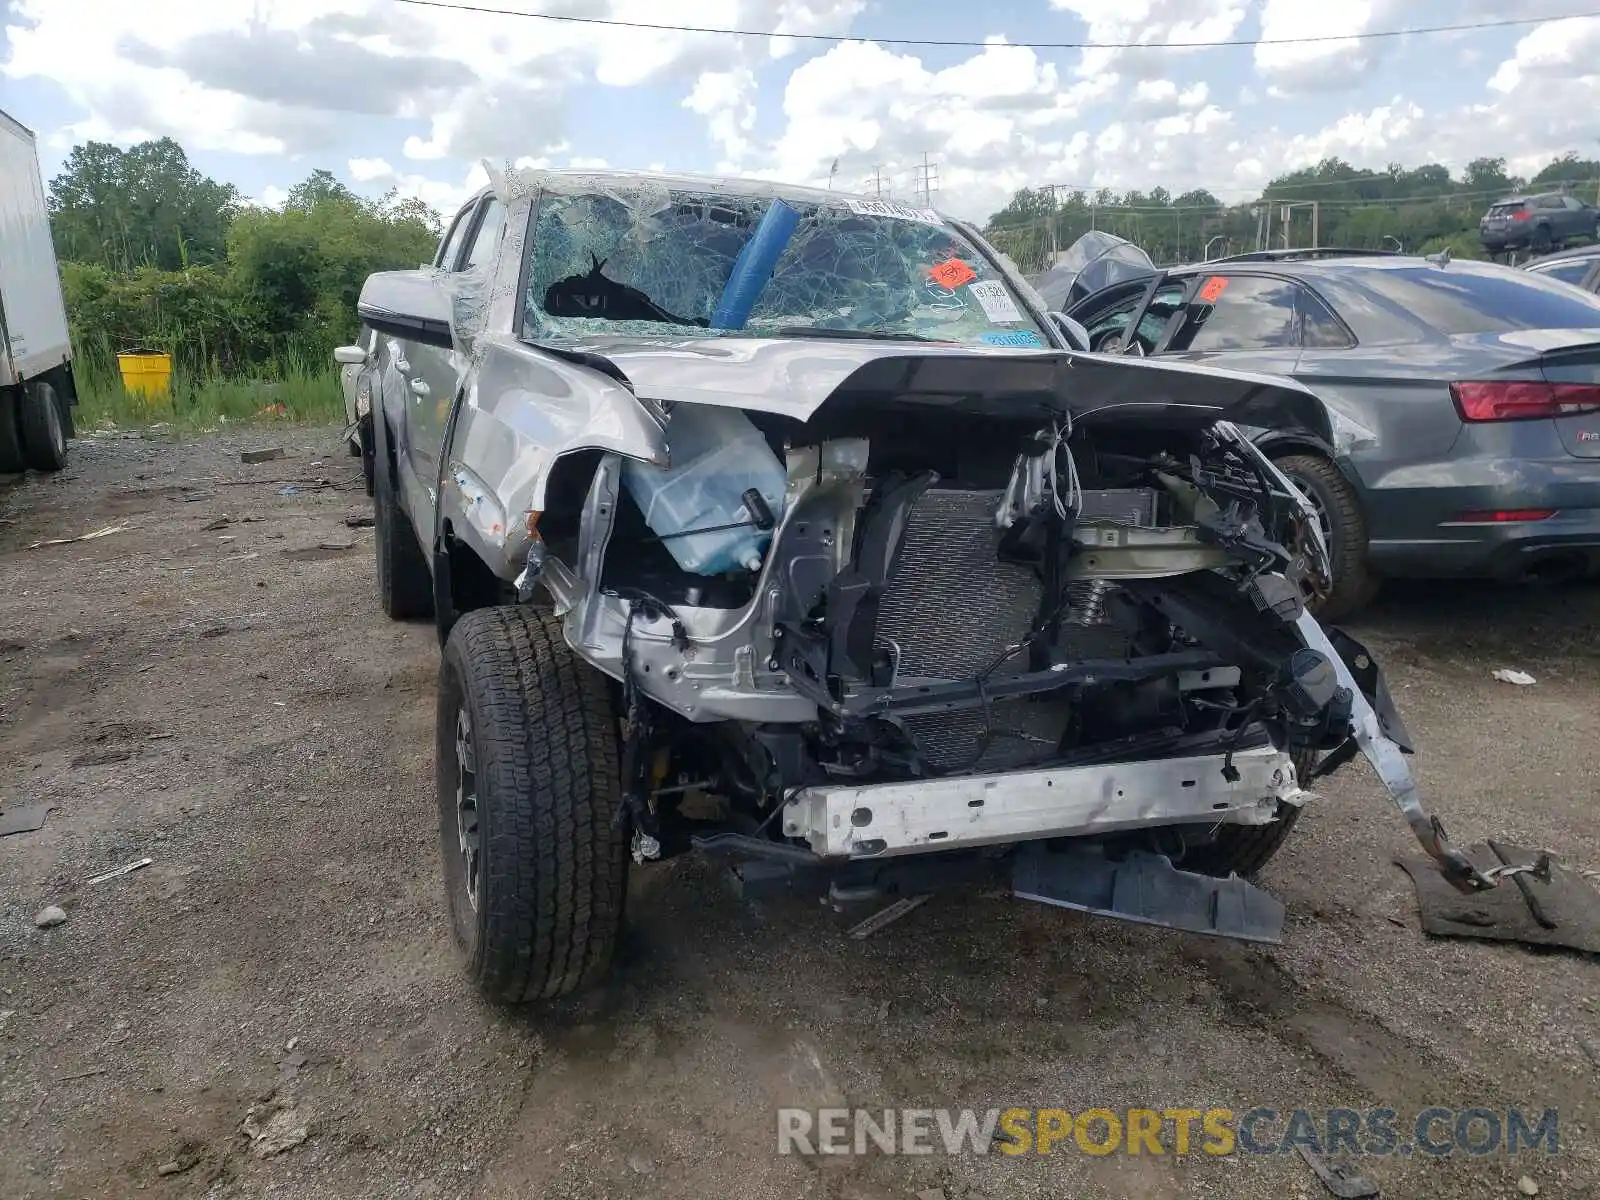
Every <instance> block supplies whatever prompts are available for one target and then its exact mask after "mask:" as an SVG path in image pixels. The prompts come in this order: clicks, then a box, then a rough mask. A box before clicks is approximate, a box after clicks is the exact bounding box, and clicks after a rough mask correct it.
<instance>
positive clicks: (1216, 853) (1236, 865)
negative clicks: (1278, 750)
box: [1177, 750, 1317, 879]
mask: <svg viewBox="0 0 1600 1200" xmlns="http://www.w3.org/2000/svg"><path fill="white" fill-rule="evenodd" d="M1316 761H1317V752H1316V751H1315V750H1297V751H1296V752H1295V754H1294V773H1295V780H1296V782H1298V783H1299V785H1300V786H1301V787H1305V786H1306V781H1307V780H1308V779H1310V778H1311V769H1312V767H1313V766H1315V765H1316ZM1300 812H1301V810H1300V809H1299V808H1297V807H1296V806H1294V805H1292V804H1284V805H1281V806H1280V807H1279V812H1278V819H1277V820H1275V821H1273V822H1271V823H1270V824H1267V825H1224V826H1222V828H1221V829H1219V830H1218V831H1217V836H1216V840H1215V841H1212V842H1208V843H1207V844H1205V845H1203V846H1196V847H1195V848H1194V849H1193V850H1190V851H1189V852H1188V853H1187V854H1185V855H1184V856H1183V857H1182V858H1181V859H1180V860H1179V861H1178V863H1177V865H1178V866H1180V867H1182V868H1183V869H1184V870H1185V871H1198V872H1200V873H1201V874H1202V875H1217V876H1221V877H1224V878H1225V877H1227V876H1228V875H1238V876H1240V877H1241V878H1244V879H1250V878H1252V877H1254V876H1255V875H1256V873H1257V872H1259V871H1260V870H1261V868H1263V867H1265V866H1266V865H1267V863H1268V862H1270V861H1271V860H1272V856H1273V855H1274V854H1276V853H1277V852H1278V851H1279V849H1280V848H1282V846H1283V843H1284V842H1286V841H1288V839H1289V832H1290V831H1291V830H1292V829H1293V828H1294V827H1295V822H1297V821H1298V820H1299V819H1300Z"/></svg>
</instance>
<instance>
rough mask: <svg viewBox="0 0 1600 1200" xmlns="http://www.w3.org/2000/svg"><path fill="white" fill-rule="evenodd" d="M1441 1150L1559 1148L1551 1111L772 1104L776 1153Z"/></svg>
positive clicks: (1390, 1152) (1473, 1151)
mask: <svg viewBox="0 0 1600 1200" xmlns="http://www.w3.org/2000/svg"><path fill="white" fill-rule="evenodd" d="M1296 1146H1304V1147H1305V1148H1306V1149H1308V1150H1312V1151H1315V1152H1316V1153H1318V1154H1325V1153H1335V1152H1339V1151H1344V1152H1346V1153H1349V1154H1357V1155H1380V1156H1382V1155H1393V1154H1398V1155H1411V1154H1424V1155H1429V1156H1433V1157H1444V1156H1446V1155H1451V1154H1465V1155H1472V1156H1482V1155H1489V1154H1521V1153H1526V1152H1529V1151H1542V1152H1544V1153H1546V1154H1555V1153H1556V1152H1557V1150H1558V1148H1559V1141H1558V1134H1557V1113H1556V1110H1555V1109H1553V1108H1547V1109H1543V1110H1540V1111H1537V1112H1535V1111H1534V1110H1531V1109H1528V1110H1524V1109H1517V1108H1512V1109H1491V1108H1463V1109H1452V1108H1426V1109H1423V1110H1421V1111H1420V1112H1416V1113H1413V1114H1402V1113H1400V1112H1398V1111H1397V1110H1395V1109H1392V1108H1368V1109H1356V1108H1325V1109H1305V1108H1296V1109H1287V1110H1283V1111H1280V1110H1278V1109H1274V1108H1264V1107H1257V1108H1248V1109H1232V1108H1206V1109H1200V1108H1126V1109H1117V1110H1113V1109H1109V1108H1090V1109H1084V1110H1081V1111H1077V1112H1073V1111H1069V1110H1068V1109H1064V1108H1005V1109H1001V1108H991V1109H987V1110H978V1109H949V1108H900V1109H893V1108H890V1109H866V1108H822V1109H814V1110H813V1109H805V1108H781V1109H779V1110H778V1153H779V1154H804V1155H815V1154H830V1155H848V1154H937V1153H940V1152H941V1151H942V1152H943V1153H945V1154H950V1155H956V1154H990V1153H999V1154H1008V1155H1023V1154H1057V1153H1061V1154H1066V1153H1074V1154H1092V1155H1107V1154H1210V1155H1230V1154H1287V1153H1290V1152H1292V1151H1293V1150H1294V1148H1295V1147H1296Z"/></svg>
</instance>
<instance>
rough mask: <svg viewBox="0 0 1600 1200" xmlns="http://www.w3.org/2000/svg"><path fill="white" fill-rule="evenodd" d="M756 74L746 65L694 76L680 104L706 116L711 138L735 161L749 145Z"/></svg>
mask: <svg viewBox="0 0 1600 1200" xmlns="http://www.w3.org/2000/svg"><path fill="white" fill-rule="evenodd" d="M755 92H756V77H755V74H754V73H753V72H752V71H750V70H749V69H748V68H745V67H740V68H738V69H736V70H732V71H706V72H704V73H703V74H702V75H701V76H700V78H698V79H696V80H695V83H694V89H693V90H692V91H691V92H690V93H689V94H688V95H687V96H686V97H684V100H683V107H685V108H687V109H689V110H690V111H691V112H696V113H699V114H700V115H701V116H702V117H704V118H706V125H707V126H708V128H709V130H710V133H711V140H712V141H713V142H715V143H716V144H717V146H718V147H720V148H721V150H722V152H723V153H724V154H726V155H727V156H728V157H729V158H730V159H733V160H735V161H737V160H738V159H740V158H742V157H743V156H744V154H745V151H746V150H747V149H748V148H749V145H750V142H749V134H750V130H751V129H752V128H753V127H754V126H755V123H756V106H755Z"/></svg>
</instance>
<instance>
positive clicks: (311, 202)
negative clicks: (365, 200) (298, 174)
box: [283, 167, 361, 212]
mask: <svg viewBox="0 0 1600 1200" xmlns="http://www.w3.org/2000/svg"><path fill="white" fill-rule="evenodd" d="M324 204H344V205H349V206H351V207H357V208H359V207H360V205H361V199H360V197H358V196H357V195H356V194H355V193H354V192H352V191H351V190H350V189H349V188H347V187H345V185H344V184H342V183H340V182H339V181H338V180H337V179H336V178H334V175H333V172H332V171H325V170H322V169H321V168H320V167H319V168H318V169H317V170H315V171H313V172H311V174H310V175H308V176H306V177H305V178H304V179H303V180H301V181H300V182H299V183H297V184H295V185H294V186H293V187H292V188H290V189H289V198H288V199H287V200H285V201H284V202H283V207H284V211H286V212H311V211H312V210H314V209H316V208H318V207H320V206H321V205H324Z"/></svg>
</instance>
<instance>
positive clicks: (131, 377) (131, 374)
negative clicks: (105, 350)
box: [117, 351, 172, 396]
mask: <svg viewBox="0 0 1600 1200" xmlns="http://www.w3.org/2000/svg"><path fill="white" fill-rule="evenodd" d="M117 369H118V370H119V371H121V372H122V386H123V387H124V388H125V389H126V390H128V391H130V392H137V393H138V394H140V395H141V396H165V395H166V394H167V392H168V391H169V390H170V389H171V387H172V355H170V354H157V353H155V352H154V351H134V352H132V353H130V354H119V355H117Z"/></svg>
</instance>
